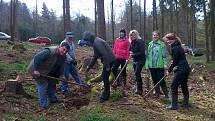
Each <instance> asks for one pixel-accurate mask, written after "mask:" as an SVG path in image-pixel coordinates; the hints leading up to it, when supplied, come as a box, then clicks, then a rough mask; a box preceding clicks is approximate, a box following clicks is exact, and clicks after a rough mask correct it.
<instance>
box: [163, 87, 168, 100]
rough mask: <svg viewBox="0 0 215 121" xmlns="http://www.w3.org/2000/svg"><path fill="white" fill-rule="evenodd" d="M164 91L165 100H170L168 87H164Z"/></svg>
mask: <svg viewBox="0 0 215 121" xmlns="http://www.w3.org/2000/svg"><path fill="white" fill-rule="evenodd" d="M162 91H163V93H164V95H165V98H169V96H168V90H167V87H162Z"/></svg>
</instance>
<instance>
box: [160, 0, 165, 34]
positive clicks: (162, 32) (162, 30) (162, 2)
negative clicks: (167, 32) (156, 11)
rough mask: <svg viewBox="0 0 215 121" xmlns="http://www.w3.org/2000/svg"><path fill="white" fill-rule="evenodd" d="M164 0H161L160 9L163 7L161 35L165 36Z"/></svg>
mask: <svg viewBox="0 0 215 121" xmlns="http://www.w3.org/2000/svg"><path fill="white" fill-rule="evenodd" d="M163 4H164V1H163V0H161V1H160V9H161V37H163V36H164V5H163Z"/></svg>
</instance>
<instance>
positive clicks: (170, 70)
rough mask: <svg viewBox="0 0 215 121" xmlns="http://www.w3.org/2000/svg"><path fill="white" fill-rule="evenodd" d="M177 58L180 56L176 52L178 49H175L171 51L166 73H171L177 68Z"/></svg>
mask: <svg viewBox="0 0 215 121" xmlns="http://www.w3.org/2000/svg"><path fill="white" fill-rule="evenodd" d="M179 56H180V53H179V52H178V49H177V48H174V49H172V62H171V64H170V67H169V69H168V72H172V70H173V68H174V67H175V66H177V64H178V61H179Z"/></svg>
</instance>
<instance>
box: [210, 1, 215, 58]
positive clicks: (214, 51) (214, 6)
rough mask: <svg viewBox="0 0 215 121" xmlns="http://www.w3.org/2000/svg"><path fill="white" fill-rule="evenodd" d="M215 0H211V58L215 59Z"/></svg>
mask: <svg viewBox="0 0 215 121" xmlns="http://www.w3.org/2000/svg"><path fill="white" fill-rule="evenodd" d="M214 11H215V1H214V0H210V37H211V59H212V60H213V61H214V60H215V41H214V40H215V15H214Z"/></svg>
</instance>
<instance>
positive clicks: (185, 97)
mask: <svg viewBox="0 0 215 121" xmlns="http://www.w3.org/2000/svg"><path fill="white" fill-rule="evenodd" d="M182 107H184V108H188V107H189V95H187V96H184V100H183V104H182Z"/></svg>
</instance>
